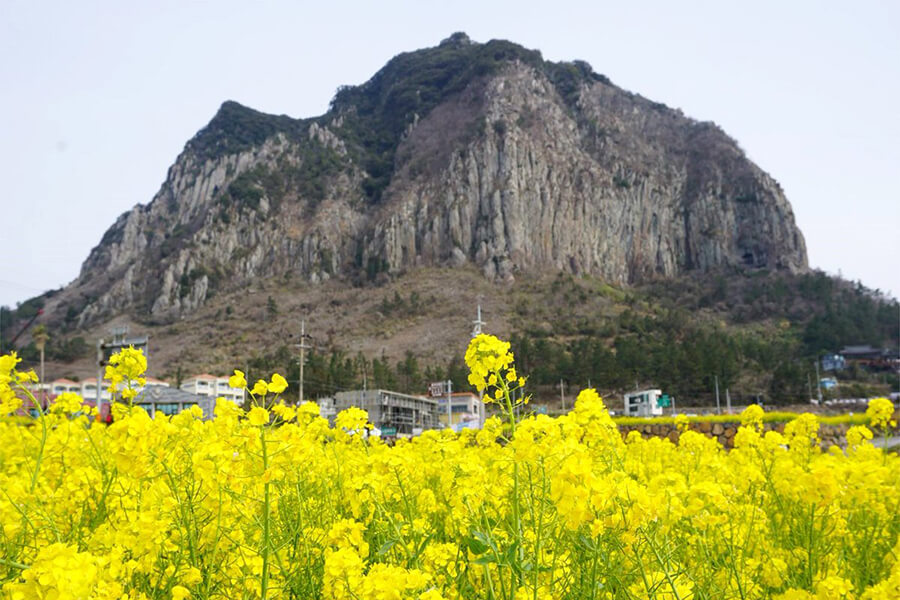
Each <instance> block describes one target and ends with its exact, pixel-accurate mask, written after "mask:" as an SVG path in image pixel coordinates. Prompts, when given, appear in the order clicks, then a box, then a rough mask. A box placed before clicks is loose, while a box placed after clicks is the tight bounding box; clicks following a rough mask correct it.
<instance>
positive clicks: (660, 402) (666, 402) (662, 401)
mask: <svg viewBox="0 0 900 600" xmlns="http://www.w3.org/2000/svg"><path fill="white" fill-rule="evenodd" d="M656 405H657V406H659V407H660V408H668V407H669V406H672V401H671V400H670V399H669V395H668V394H663V395H662V396H660V397H659V398H658V399H657V400H656Z"/></svg>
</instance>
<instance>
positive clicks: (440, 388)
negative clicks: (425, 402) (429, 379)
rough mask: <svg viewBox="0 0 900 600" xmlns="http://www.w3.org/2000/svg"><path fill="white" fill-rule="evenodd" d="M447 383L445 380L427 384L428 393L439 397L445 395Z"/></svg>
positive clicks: (433, 396)
mask: <svg viewBox="0 0 900 600" xmlns="http://www.w3.org/2000/svg"><path fill="white" fill-rule="evenodd" d="M447 383H448V382H446V381H435V382H434V383H432V384H431V385H429V386H428V395H429V396H431V397H432V398H439V397H441V396H446V395H447Z"/></svg>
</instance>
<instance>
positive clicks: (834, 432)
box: [619, 421, 851, 450]
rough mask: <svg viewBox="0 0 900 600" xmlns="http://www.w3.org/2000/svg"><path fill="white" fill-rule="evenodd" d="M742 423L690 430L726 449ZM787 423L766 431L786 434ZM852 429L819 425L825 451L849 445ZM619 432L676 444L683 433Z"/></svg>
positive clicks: (661, 429)
mask: <svg viewBox="0 0 900 600" xmlns="http://www.w3.org/2000/svg"><path fill="white" fill-rule="evenodd" d="M740 425H741V424H740V421H735V422H734V423H710V422H708V421H706V422H701V423H689V424H688V429H690V430H691V431H698V432H700V433H702V434H704V435H706V437H714V438H716V439H718V440H719V443H720V444H722V445H723V446H724V447H725V448H733V447H734V434H735V433H737V429H738V427H740ZM785 425H786V423H764V424H763V429H764V431H777V432H779V433H784V426H785ZM850 427H851V425H849V424H846V423H844V424H841V425H819V439H820V440H821V446H822V448H823V449H826V450H827V449H828V448H829V447H830V446H833V445H837V446H841V447H844V446H846V445H847V437H846V436H847V430H848V429H849V428H850ZM619 431H621V432H622V436H623V437H624V436H627V435H628V433H629V432H631V431H639V432H640V433H641V435H642V436H643V437H644V438H649V437H664V438H669V440H671V441H672V442H674V443H677V442H678V438H679V436H680V435H681V433H680V432H679V431H678V427H677V426H676V425H675V424H674V423H660V424H658V425H649V424H647V425H619Z"/></svg>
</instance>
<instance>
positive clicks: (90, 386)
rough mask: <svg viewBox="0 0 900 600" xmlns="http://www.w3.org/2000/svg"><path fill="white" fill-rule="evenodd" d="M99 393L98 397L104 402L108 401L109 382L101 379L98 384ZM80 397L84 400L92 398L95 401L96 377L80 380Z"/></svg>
mask: <svg viewBox="0 0 900 600" xmlns="http://www.w3.org/2000/svg"><path fill="white" fill-rule="evenodd" d="M100 390H101V394H100V397H101V398H102V399H103V401H104V402H109V400H110V395H109V382H108V381H103V382H102V383H101V386H100ZM81 397H82V398H84V399H85V400H93V401H94V402H96V401H97V378H96V377H90V378H88V379H84V380H82V382H81Z"/></svg>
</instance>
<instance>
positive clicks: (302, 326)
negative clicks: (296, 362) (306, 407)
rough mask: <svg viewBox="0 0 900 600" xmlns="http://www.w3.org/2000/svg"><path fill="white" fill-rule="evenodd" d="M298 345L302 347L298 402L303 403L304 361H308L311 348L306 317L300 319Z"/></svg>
mask: <svg viewBox="0 0 900 600" xmlns="http://www.w3.org/2000/svg"><path fill="white" fill-rule="evenodd" d="M297 347H298V348H300V386H299V387H300V389H299V392H298V402H297V404H303V363H305V362H306V349H307V348H309V346H307V345H306V319H301V320H300V343H299V344H297Z"/></svg>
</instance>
